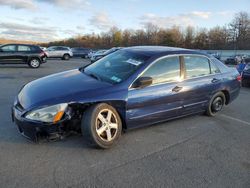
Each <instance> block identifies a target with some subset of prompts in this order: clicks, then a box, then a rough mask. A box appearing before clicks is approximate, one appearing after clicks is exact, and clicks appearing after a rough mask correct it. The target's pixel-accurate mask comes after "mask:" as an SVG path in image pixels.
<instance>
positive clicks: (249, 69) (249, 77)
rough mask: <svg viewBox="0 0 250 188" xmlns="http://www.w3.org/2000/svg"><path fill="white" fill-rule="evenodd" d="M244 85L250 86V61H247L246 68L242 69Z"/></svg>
mask: <svg viewBox="0 0 250 188" xmlns="http://www.w3.org/2000/svg"><path fill="white" fill-rule="evenodd" d="M241 76H242V86H243V87H246V86H250V63H247V64H246V66H245V69H244V70H243V71H242V74H241Z"/></svg>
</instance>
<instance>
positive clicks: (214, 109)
mask: <svg viewBox="0 0 250 188" xmlns="http://www.w3.org/2000/svg"><path fill="white" fill-rule="evenodd" d="M225 102H226V97H225V95H224V93H222V92H218V93H216V94H215V95H214V96H213V97H212V98H211V100H210V102H209V105H208V107H207V111H206V114H207V115H208V116H215V114H216V113H218V112H220V111H221V110H222V108H223V107H224V105H225Z"/></svg>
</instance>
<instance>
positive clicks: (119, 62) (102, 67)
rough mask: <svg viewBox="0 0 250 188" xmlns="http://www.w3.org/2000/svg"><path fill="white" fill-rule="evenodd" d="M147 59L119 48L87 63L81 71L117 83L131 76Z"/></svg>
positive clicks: (147, 57)
mask: <svg viewBox="0 0 250 188" xmlns="http://www.w3.org/2000/svg"><path fill="white" fill-rule="evenodd" d="M148 59H149V56H146V55H143V54H136V53H132V52H128V51H125V50H119V51H117V52H114V53H112V54H110V55H108V56H106V57H104V58H102V59H100V60H99V61H97V62H95V63H93V64H91V65H89V66H88V67H86V68H85V69H84V70H83V71H84V73H86V74H87V75H90V76H92V77H95V78H97V79H100V80H102V81H106V82H109V83H112V84H117V83H120V82H122V81H124V80H126V79H127V78H128V77H129V76H131V75H132V74H133V73H134V72H135V71H136V70H138V69H139V67H141V65H142V64H143V63H144V62H145V61H147V60H148Z"/></svg>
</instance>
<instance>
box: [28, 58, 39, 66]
mask: <svg viewBox="0 0 250 188" xmlns="http://www.w3.org/2000/svg"><path fill="white" fill-rule="evenodd" d="M39 64H40V62H39V61H38V60H37V59H32V60H31V61H30V65H31V66H32V67H34V68H37V67H39Z"/></svg>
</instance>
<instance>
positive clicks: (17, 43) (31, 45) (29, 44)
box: [1, 43, 38, 46]
mask: <svg viewBox="0 0 250 188" xmlns="http://www.w3.org/2000/svg"><path fill="white" fill-rule="evenodd" d="M5 45H23V46H38V45H34V44H21V43H9V44H2V45H1V46H5Z"/></svg>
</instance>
